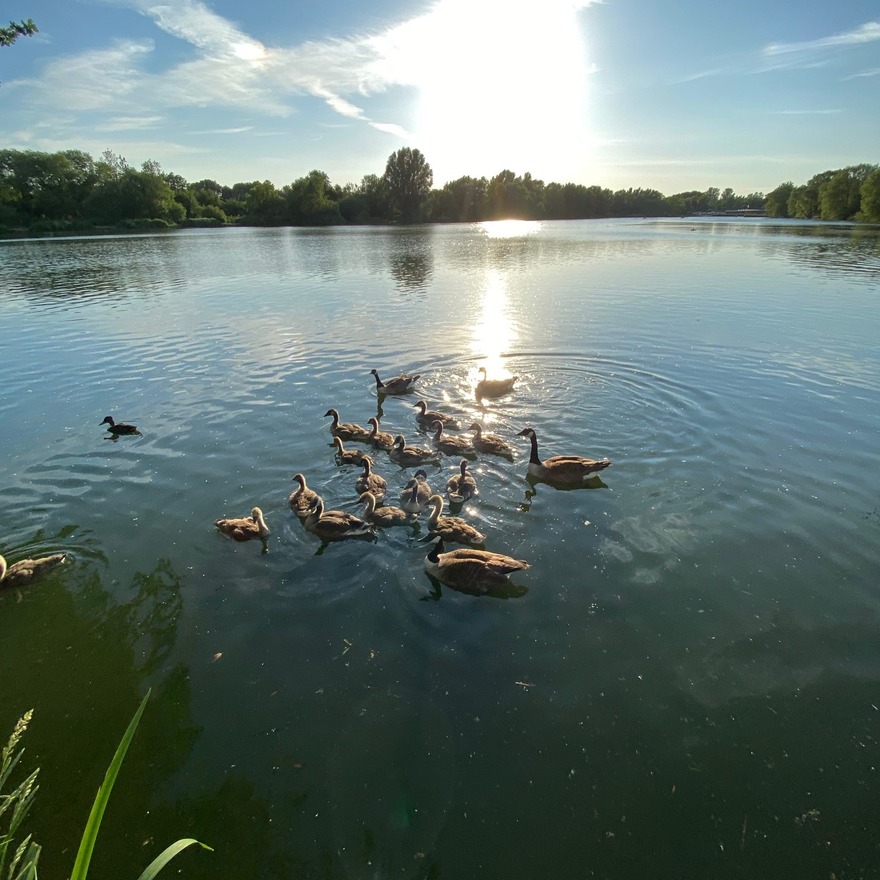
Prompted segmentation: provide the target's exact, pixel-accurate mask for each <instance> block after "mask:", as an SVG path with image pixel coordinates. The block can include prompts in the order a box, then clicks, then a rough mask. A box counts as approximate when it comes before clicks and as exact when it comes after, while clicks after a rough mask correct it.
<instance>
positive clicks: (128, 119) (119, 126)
mask: <svg viewBox="0 0 880 880" xmlns="http://www.w3.org/2000/svg"><path fill="white" fill-rule="evenodd" d="M164 121H165V117H164V116H117V117H114V118H113V119H108V120H107V121H106V122H102V123H99V124H98V125H96V126H95V130H96V131H142V130H144V129H149V128H156V127H157V126H159V125H160V124H161V123H163V122H164Z"/></svg>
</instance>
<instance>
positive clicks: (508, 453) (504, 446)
mask: <svg viewBox="0 0 880 880" xmlns="http://www.w3.org/2000/svg"><path fill="white" fill-rule="evenodd" d="M471 430H472V431H474V432H475V433H474V449H476V450H477V452H490V453H492V454H493V455H503V456H505V457H507V458H513V447H512V446H511V445H510V444H509V443H507V442H506V441H505V440H502V439H501V438H500V437H496V436H495V435H494V434H484V433H483V427H482V425H480V423H479V422H474V423H473V424H472V425H471Z"/></svg>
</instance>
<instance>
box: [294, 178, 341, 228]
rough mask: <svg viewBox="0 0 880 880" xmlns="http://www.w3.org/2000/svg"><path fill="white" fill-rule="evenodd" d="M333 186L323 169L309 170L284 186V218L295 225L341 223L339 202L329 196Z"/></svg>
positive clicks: (330, 224)
mask: <svg viewBox="0 0 880 880" xmlns="http://www.w3.org/2000/svg"><path fill="white" fill-rule="evenodd" d="M332 192H333V188H332V186H331V184H330V178H329V177H328V176H327V175H326V174H325V173H324V172H323V171H317V170H316V171H310V172H309V173H308V174H307V175H306V176H305V177H300V178H299V179H298V180H295V181H294V182H293V183H292V184H290V186H287V187H285V188H284V191H283V195H284V199H285V202H286V203H287V204H286V219H287V220H288V222H290V223H292V224H294V225H295V226H332V225H333V224H337V223H342V214H340V213H339V203H338V202H337V201H336V200H335V199H333V198H331V197H330V196H329V195H328V193H332Z"/></svg>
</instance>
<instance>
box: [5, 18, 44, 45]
mask: <svg viewBox="0 0 880 880" xmlns="http://www.w3.org/2000/svg"><path fill="white" fill-rule="evenodd" d="M39 30H40V29H39V28H38V27H37V26H36V25H35V24H34V23H33V22H32V21H31V20H30V19H28V20H27V21H18V22H16V21H10V22H9V27H0V46H11V45H12V44H13V43H14V42H15V41H16V40H17V39H18V38H19V37H32V36H33V35H34V34H36V33H38V32H39Z"/></svg>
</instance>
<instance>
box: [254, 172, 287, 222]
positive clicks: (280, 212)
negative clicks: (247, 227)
mask: <svg viewBox="0 0 880 880" xmlns="http://www.w3.org/2000/svg"><path fill="white" fill-rule="evenodd" d="M284 207H285V206H284V197H283V196H282V194H281V193H280V192H278V190H277V189H276V188H275V184H274V183H272V181H271V180H264V181H263V182H262V183H260V182H257V183H253V184H250V185H249V188H248V190H247V195H246V196H245V199H244V210H245V217H246V219H247V220H248V221H249V222H251V223H256V224H258V225H260V226H274V225H278V224H280V223H283V222H284Z"/></svg>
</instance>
